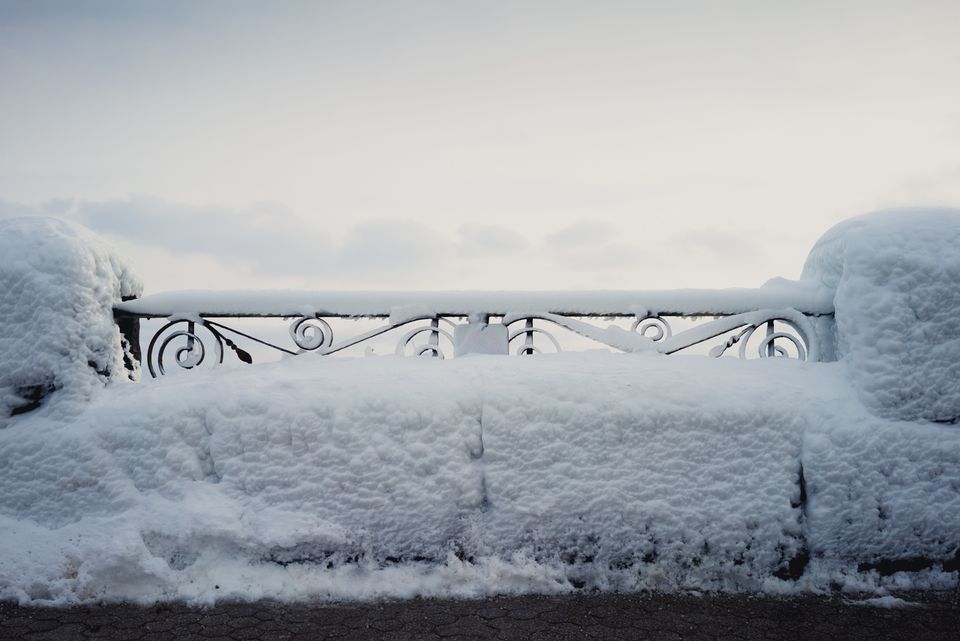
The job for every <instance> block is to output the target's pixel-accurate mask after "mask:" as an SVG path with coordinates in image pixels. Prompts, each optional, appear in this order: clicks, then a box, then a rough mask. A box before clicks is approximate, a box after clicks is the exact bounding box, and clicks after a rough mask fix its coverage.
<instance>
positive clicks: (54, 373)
mask: <svg viewBox="0 0 960 641" xmlns="http://www.w3.org/2000/svg"><path fill="white" fill-rule="evenodd" d="M141 289H142V286H141V284H140V282H139V280H138V279H137V277H136V276H135V275H134V274H133V272H132V271H131V270H130V268H129V267H127V265H126V264H125V263H124V262H123V260H122V259H121V258H119V257H118V256H117V255H116V254H115V253H114V252H113V250H112V249H111V248H110V247H109V245H107V244H106V243H104V242H103V241H102V240H100V239H99V238H98V237H97V236H95V235H94V234H93V233H92V232H90V231H88V230H87V229H85V228H83V227H81V226H79V225H75V224H72V223H68V222H65V221H62V220H57V219H54V218H44V217H27V218H11V219H6V220H0V428H3V426H4V425H5V424H6V423H7V421H8V417H9V416H10V414H11V411H13V410H15V409H16V408H25V407H28V406H30V405H31V404H33V403H35V402H37V401H39V400H40V397H43V396H46V395H48V394H49V393H50V392H52V391H54V390H61V391H59V392H58V393H57V394H56V396H58V397H59V398H58V399H57V400H58V406H59V408H60V409H61V410H62V411H63V412H67V413H69V412H77V411H81V410H82V409H83V402H84V401H86V400H87V399H89V398H90V397H91V395H92V394H93V393H94V391H95V390H96V389H98V388H102V387H103V386H104V384H105V383H106V382H107V381H108V380H109V379H110V378H111V377H113V376H114V375H115V374H116V373H118V372H123V371H124V365H123V349H122V346H121V342H120V333H119V331H118V330H117V326H116V324H115V323H114V321H113V309H112V308H113V304H114V303H116V302H120V300H121V297H123V296H134V295H139V294H140V292H141ZM121 377H122V376H121Z"/></svg>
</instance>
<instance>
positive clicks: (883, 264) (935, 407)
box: [803, 209, 960, 421]
mask: <svg viewBox="0 0 960 641" xmlns="http://www.w3.org/2000/svg"><path fill="white" fill-rule="evenodd" d="M803 277H804V278H806V279H814V280H817V281H819V282H820V283H821V284H822V285H823V286H825V287H828V288H830V289H833V290H835V292H836V293H835V296H834V308H835V316H834V318H835V319H836V327H835V331H834V332H830V333H828V334H827V337H828V340H831V339H832V340H835V341H836V350H837V355H838V356H839V357H840V358H842V359H843V360H845V361H847V363H848V364H849V366H850V373H851V376H852V377H853V382H854V385H855V387H856V388H857V391H858V392H859V394H860V398H861V400H862V401H863V403H864V404H865V405H866V406H867V407H869V408H870V409H871V410H872V411H874V412H876V413H878V414H880V415H881V416H886V417H889V418H900V419H905V420H915V419H924V420H932V421H955V420H957V419H958V418H960V313H958V312H960V286H958V283H960V211H958V210H954V209H910V210H895V211H886V212H880V213H875V214H868V215H866V216H860V217H857V218H851V219H849V220H846V221H844V222H842V223H840V224H839V225H837V226H835V227H834V228H832V229H831V230H830V231H828V232H827V233H826V234H824V235H823V237H822V238H821V239H820V240H819V241H817V243H816V245H815V246H814V247H813V249H812V250H811V252H810V256H809V257H808V258H807V261H806V264H805V265H804V268H803Z"/></svg>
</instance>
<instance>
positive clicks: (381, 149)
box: [0, 0, 960, 291]
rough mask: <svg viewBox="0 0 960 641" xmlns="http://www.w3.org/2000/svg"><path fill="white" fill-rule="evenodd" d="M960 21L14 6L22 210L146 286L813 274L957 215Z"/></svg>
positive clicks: (513, 284)
mask: <svg viewBox="0 0 960 641" xmlns="http://www.w3.org/2000/svg"><path fill="white" fill-rule="evenodd" d="M958 33H960V2H957V0H946V1H942V2H941V1H932V0H931V1H924V0H912V1H903V2H886V1H883V0H870V1H865V2H842V1H832V2H816V1H806V2H796V0H793V1H790V2H779V1H776V0H765V1H762V2H735V1H729V2H719V1H707V0H703V1H700V2H694V1H689V2H685V1H683V0H677V1H670V2H666V1H660V2H641V1H634V2H600V1H594V2H586V1H584V2H561V1H558V0H550V1H544V2H523V1H515V2H489V1H485V2H480V1H476V2H459V1H455V0H446V1H437V2H416V1H402V2H401V1H399V0H397V1H395V2H361V1H350V2H320V1H317V2H303V3H299V2H280V1H276V0H274V1H271V2H267V1H264V2H242V1H230V2H226V1H224V2H201V1H199V0H191V1H186V2H177V1H172V2H171V1H169V0H164V1H162V2H160V1H157V2H135V1H132V0H125V1H116V2H113V1H95V0H94V1H85V2H44V1H42V0H40V1H36V0H35V1H29V2H26V1H24V2H18V1H11V0H0V216H12V215H19V214H35V213H46V214H51V215H56V216H61V217H65V218H71V219H74V220H79V221H81V222H83V223H84V224H86V225H88V226H89V227H91V228H93V229H94V230H96V231H98V232H100V233H101V234H103V235H105V236H107V237H109V238H111V239H112V240H114V241H115V242H116V243H117V244H118V245H119V246H120V247H121V248H122V250H124V252H125V253H126V254H128V255H129V257H130V258H131V260H132V261H133V263H134V264H135V266H137V267H138V271H139V272H140V273H141V275H142V276H143V278H144V280H145V281H146V285H147V288H148V291H159V290H165V289H179V288H196V287H201V288H234V287H297V288H299V287H306V288H313V289H350V288H363V289H380V288H382V289H396V288H410V289H445V288H480V289H494V288H497V289H499V288H511V289H548V288H549V289H552V288H637V289H648V288H665V287H686V286H702V287H722V286H755V285H759V284H761V283H762V282H764V281H765V280H767V279H768V278H770V277H773V276H785V277H790V278H795V277H797V276H798V275H799V271H800V268H801V266H802V263H803V259H804V257H805V256H806V253H807V251H808V249H809V248H810V246H811V244H812V243H813V242H814V241H815V240H816V238H817V237H818V236H819V235H820V234H821V233H822V232H824V231H825V230H826V229H827V228H828V227H830V226H831V225H832V224H834V223H835V222H837V221H839V220H841V219H843V218H846V217H849V216H852V215H856V214H859V213H862V212H865V211H870V210H873V209H878V208H883V207H890V206H902V205H911V204H922V205H954V206H957V205H960V37H958Z"/></svg>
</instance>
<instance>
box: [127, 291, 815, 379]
mask: <svg viewBox="0 0 960 641" xmlns="http://www.w3.org/2000/svg"><path fill="white" fill-rule="evenodd" d="M114 310H115V313H116V315H117V317H118V321H119V320H123V319H130V320H132V321H133V322H137V320H136V319H139V318H167V319H168V321H169V322H168V323H167V324H166V325H165V326H163V327H162V328H161V329H160V330H159V331H158V332H157V333H156V334H155V335H154V336H153V338H152V339H151V341H150V344H149V347H148V350H147V365H148V368H149V371H150V373H151V374H152V375H153V376H157V375H158V374H160V375H162V374H164V373H165V367H164V354H165V353H166V354H173V355H175V361H176V364H177V365H179V366H180V367H182V368H185V369H192V368H194V367H196V366H198V365H200V364H201V363H203V362H205V361H206V362H211V361H212V362H213V363H214V364H216V363H220V362H222V361H223V359H224V355H225V354H228V353H229V352H228V351H227V349H228V348H229V350H232V351H233V352H234V354H235V355H236V357H237V358H239V359H240V360H241V361H243V362H246V363H252V362H253V357H252V355H251V354H250V353H249V352H247V351H246V350H244V349H242V348H241V347H239V346H238V345H237V343H236V342H235V341H236V340H247V341H253V342H256V343H259V344H261V345H263V346H266V347H270V348H272V349H274V350H277V351H280V352H283V353H286V354H289V355H297V354H301V353H303V352H314V353H317V354H320V355H329V354H333V353H336V352H341V351H342V350H344V349H347V348H349V347H352V346H354V345H357V344H360V343H364V342H365V341H370V340H372V339H374V338H376V337H378V336H381V335H383V334H386V333H387V332H391V331H393V330H395V329H398V328H401V327H403V326H408V327H407V331H406V333H405V334H404V335H403V336H402V337H401V338H400V339H399V341H398V343H397V348H396V352H397V354H407V353H410V351H411V350H412V353H413V354H415V355H419V356H433V357H438V358H444V356H445V354H444V346H443V345H442V344H441V343H442V340H441V339H444V340H445V341H446V342H447V344H448V346H452V347H453V350H452V354H453V355H454V356H459V355H465V354H471V353H473V354H475V353H481V354H508V353H510V351H511V349H512V347H511V346H512V345H515V346H516V353H517V354H518V355H529V354H535V353H539V352H540V351H541V348H552V349H551V350H550V351H562V347H561V344H560V341H559V340H557V338H556V337H555V336H554V335H553V334H552V333H551V332H552V330H553V329H556V328H563V329H566V330H568V331H570V332H573V333H575V334H579V335H580V336H582V337H584V338H587V339H589V340H592V341H595V342H596V343H600V344H602V345H606V346H607V347H611V348H613V349H616V350H619V351H624V352H643V351H657V352H660V353H662V354H673V353H676V352H679V351H681V350H684V349H687V348H689V347H692V346H694V345H698V344H701V343H704V342H706V341H709V340H712V339H718V340H719V344H718V345H716V346H715V347H713V348H712V349H711V350H710V354H711V355H712V356H720V355H722V354H724V353H725V352H726V351H727V350H729V349H730V348H731V347H733V346H734V345H738V348H739V353H740V357H741V358H746V357H747V354H748V352H750V351H751V350H748V348H747V344H748V343H749V342H750V340H751V338H753V339H754V343H753V345H754V346H755V347H756V351H757V356H760V357H767V356H790V355H791V354H792V355H795V356H796V357H797V358H799V359H801V360H807V359H809V360H818V358H819V348H818V345H817V340H816V331H815V328H814V326H813V325H812V323H811V320H810V319H811V318H812V317H816V316H824V315H829V314H832V313H833V292H832V290H827V289H825V288H823V287H821V286H819V285H818V284H817V283H816V282H815V281H801V282H796V281H787V280H782V279H777V280H773V281H771V282H769V283H767V284H766V285H764V286H763V287H759V288H756V289H742V288H741V289H716V290H710V289H678V290H660V291H657V290H646V291H644V290H636V291H624V290H599V291H552V292H551V291H539V292H537V291H505V292H484V291H456V292H455V291H451V292H442V291H438V292H342V291H341V292H336V291H333V292H302V291H256V290H239V291H185V292H168V293H163V294H155V295H153V296H148V297H145V298H141V299H139V300H134V301H127V302H123V303H120V304H117V305H116V306H115V308H114ZM710 316H713V317H715V320H713V321H712V322H708V323H706V324H703V325H700V326H698V327H694V328H691V329H689V330H686V331H683V332H681V333H679V334H676V335H675V334H674V332H673V328H672V327H671V325H670V322H669V321H668V318H669V317H710ZM243 317H285V318H293V322H292V324H291V325H290V328H289V333H290V338H291V340H292V342H293V345H292V346H290V347H284V346H282V345H277V344H275V343H271V342H268V341H266V340H263V339H261V338H257V337H255V336H252V335H250V334H247V333H244V332H243V331H240V330H239V329H236V328H234V327H228V326H227V325H224V324H223V323H222V322H221V321H219V320H216V321H215V320H213V319H222V318H243ZM359 317H366V318H384V319H387V320H386V322H385V323H384V324H383V325H382V326H380V327H377V328H375V329H372V330H370V331H366V332H362V333H359V334H354V335H352V336H348V337H346V338H342V339H339V340H334V338H333V327H332V326H331V325H330V323H328V322H327V321H326V320H324V319H332V318H359ZM624 317H626V318H633V319H634V320H633V324H632V326H631V327H630V329H629V330H626V329H624V328H623V327H619V326H617V325H610V326H608V327H600V326H598V325H597V324H596V323H590V322H585V321H584V320H581V319H583V318H624ZM464 318H465V319H467V320H466V322H462V320H458V319H464ZM492 319H498V320H497V322H491V321H492ZM423 322H427V323H429V325H426V326H424V325H422V324H420V323H423ZM441 323H443V324H442V325H441ZM544 325H546V327H544ZM761 327H765V332H757V331H756V330H758V329H760V328H761ZM201 329H202V330H204V332H205V333H206V334H207V339H208V340H207V344H206V345H205V344H204V339H203V337H202V336H201V332H200V330H201ZM763 333H765V336H763V337H761V334H763ZM423 339H426V342H425V343H423V342H422V341H423ZM547 341H549V342H547ZM130 342H136V339H134V340H132V341H130ZM180 343H182V345H180V346H179V347H177V345H176V344H180ZM418 343H419V344H418ZM207 345H209V348H208V346H207ZM168 348H170V349H168ZM448 351H449V350H448Z"/></svg>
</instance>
